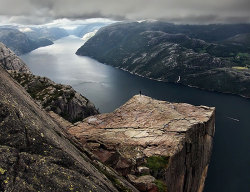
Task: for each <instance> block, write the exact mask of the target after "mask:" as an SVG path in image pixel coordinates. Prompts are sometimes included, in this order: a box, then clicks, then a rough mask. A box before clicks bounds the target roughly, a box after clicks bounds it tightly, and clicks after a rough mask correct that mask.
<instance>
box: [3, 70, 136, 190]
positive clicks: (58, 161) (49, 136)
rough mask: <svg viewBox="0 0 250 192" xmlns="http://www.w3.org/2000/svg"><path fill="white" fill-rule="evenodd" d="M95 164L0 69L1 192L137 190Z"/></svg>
mask: <svg viewBox="0 0 250 192" xmlns="http://www.w3.org/2000/svg"><path fill="white" fill-rule="evenodd" d="M94 162H95V163H94ZM94 164H95V165H96V164H100V163H98V161H96V160H95V161H92V160H90V159H89V158H88V157H87V156H86V153H85V152H84V149H81V150H79V147H78V145H77V143H76V142H74V141H73V140H72V139H69V136H68V134H67V133H66V132H65V131H64V129H63V128H62V127H61V126H60V124H58V123H56V122H55V121H53V119H51V117H50V116H49V115H48V114H47V113H46V112H45V111H43V110H42V109H41V108H40V106H39V105H37V104H36V103H35V102H34V101H33V100H32V98H31V97H30V96H29V94H28V93H27V92H26V91H25V89H24V88H22V87H21V86H20V85H19V84H18V83H16V82H15V81H13V79H12V78H11V77H10V75H9V74H8V73H7V72H5V70H4V69H2V67H1V66H0V191H7V192H8V191H69V192H70V191H88V192H89V191H93V192H94V191H100V192H103V191H121V190H120V189H121V186H122V187H123V188H125V189H126V190H124V191H136V189H135V188H133V187H132V186H131V185H130V184H129V183H128V182H126V181H125V182H123V180H122V179H119V176H117V175H115V172H113V171H112V173H113V176H112V177H111V176H110V175H108V174H107V175H108V176H109V177H110V178H107V177H106V176H105V175H104V174H103V173H102V172H101V171H103V170H105V169H106V168H105V166H104V165H102V166H103V167H104V168H103V169H100V166H99V167H98V169H100V170H98V169H96V168H95V166H93V165H94ZM107 169H108V168H107ZM103 172H104V171H103ZM112 182H113V184H112ZM118 184H119V186H120V188H118V187H117V185H118ZM114 186H116V187H114Z"/></svg>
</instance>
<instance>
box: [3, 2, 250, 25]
mask: <svg viewBox="0 0 250 192" xmlns="http://www.w3.org/2000/svg"><path fill="white" fill-rule="evenodd" d="M0 5H1V6H0V15H2V16H5V17H8V19H9V21H10V22H17V23H24V24H41V23H46V22H48V21H50V20H53V19H58V18H71V19H80V18H83V19H86V18H94V17H96V18H97V17H104V18H113V19H130V20H142V19H156V20H166V21H171V22H176V23H197V24H203V23H206V24H207V23H239V22H250V13H249V12H250V11H249V10H250V3H249V0H209V1H202V0H124V1H121V0H0Z"/></svg>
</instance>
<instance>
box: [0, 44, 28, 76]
mask: <svg viewBox="0 0 250 192" xmlns="http://www.w3.org/2000/svg"><path fill="white" fill-rule="evenodd" d="M0 65H1V66H2V67H3V68H4V69H6V70H17V71H20V72H25V73H30V70H29V68H28V67H27V66H26V64H25V63H24V62H23V61H22V60H21V59H20V58H19V57H17V56H16V55H15V53H14V52H13V51H11V50H10V49H9V48H7V47H6V46H5V45H4V44H3V43H1V42H0Z"/></svg>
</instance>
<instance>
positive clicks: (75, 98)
mask: <svg viewBox="0 0 250 192" xmlns="http://www.w3.org/2000/svg"><path fill="white" fill-rule="evenodd" d="M9 72H10V74H11V76H12V77H13V78H14V79H15V80H16V81H17V82H19V83H20V84H21V85H22V86H23V87H24V88H25V89H26V91H27V92H28V93H29V94H30V95H31V96H32V98H34V99H35V100H36V101H38V102H39V103H40V104H41V105H42V106H43V107H44V108H45V109H46V110H47V111H54V112H55V113H57V114H59V115H60V116H62V117H63V118H65V119H66V120H68V121H70V122H76V121H80V120H83V119H84V118H86V117H89V116H91V115H96V114H98V113H99V112H98V110H97V109H96V108H95V106H94V104H93V103H91V102H90V101H89V100H88V99H87V98H86V97H84V96H82V95H80V94H79V93H77V92H76V91H75V90H74V89H73V88H72V87H71V86H69V85H62V84H56V83H55V82H53V81H51V80H50V79H48V78H46V77H40V76H35V75H32V74H28V73H19V72H16V71H9Z"/></svg>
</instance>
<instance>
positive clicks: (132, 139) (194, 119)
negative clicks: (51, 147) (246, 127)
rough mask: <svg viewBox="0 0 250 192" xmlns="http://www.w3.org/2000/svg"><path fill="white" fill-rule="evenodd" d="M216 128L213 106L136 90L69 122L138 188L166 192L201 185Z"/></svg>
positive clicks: (90, 146) (74, 132) (102, 158)
mask: <svg viewBox="0 0 250 192" xmlns="http://www.w3.org/2000/svg"><path fill="white" fill-rule="evenodd" d="M214 130H215V109H214V108H212V107H211V108H209V107H206V106H197V107H196V106H192V105H189V104H185V103H169V102H165V101H158V100H154V99H152V98H149V97H147V96H139V95H136V96H134V97H133V98H132V99H130V100H129V101H128V102H127V103H126V104H124V105H123V106H121V107H120V108H118V109H117V110H115V111H114V112H112V113H108V114H100V115H96V116H91V117H88V118H86V119H85V120H83V122H78V123H77V124H74V125H73V126H70V127H68V132H69V133H70V134H71V135H73V136H74V137H76V138H77V140H78V141H79V142H80V143H81V144H82V147H83V148H87V149H88V150H90V151H91V152H92V153H93V154H94V156H95V157H96V158H97V159H98V160H100V161H102V162H103V163H105V164H107V165H109V166H111V167H113V168H114V169H116V170H117V171H118V172H119V173H120V174H122V175H123V176H125V177H127V178H128V180H129V181H130V182H131V183H133V184H134V185H135V186H136V187H137V188H138V189H139V190H140V191H155V189H157V190H159V191H166V190H167V191H170V192H172V191H185V192H194V191H199V192H201V191H202V190H203V186H204V181H205V177H206V174H207V169H208V165H209V160H210V156H211V152H212V141H213V135H214ZM147 169H149V171H148V170H147ZM142 170H143V171H142ZM145 175H147V176H145Z"/></svg>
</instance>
